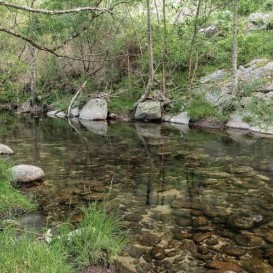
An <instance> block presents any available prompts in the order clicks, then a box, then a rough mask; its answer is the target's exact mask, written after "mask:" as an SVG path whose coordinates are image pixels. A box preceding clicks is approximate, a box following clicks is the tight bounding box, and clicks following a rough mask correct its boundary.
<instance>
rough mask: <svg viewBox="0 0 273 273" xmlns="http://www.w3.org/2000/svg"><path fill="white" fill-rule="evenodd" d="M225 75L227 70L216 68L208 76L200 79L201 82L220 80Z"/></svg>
mask: <svg viewBox="0 0 273 273" xmlns="http://www.w3.org/2000/svg"><path fill="white" fill-rule="evenodd" d="M226 76H227V72H225V70H216V71H215V72H213V73H211V74H210V75H208V76H205V77H202V78H201V79H200V82H201V83H207V82H214V81H218V80H222V79H224V78H225V77H226Z"/></svg>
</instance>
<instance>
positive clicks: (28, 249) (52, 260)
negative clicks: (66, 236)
mask: <svg viewBox="0 0 273 273" xmlns="http://www.w3.org/2000/svg"><path fill="white" fill-rule="evenodd" d="M0 242H1V252H0V272H1V273H12V272H14V273H15V272H20V273H37V272H39V273H49V272H50V273H74V272H75V271H74V270H73V269H72V267H71V265H69V264H68V263H67V259H68V254H67V252H66V251H65V250H64V249H63V248H62V246H61V245H60V244H59V243H56V244H52V245H48V244H47V243H45V242H41V241H37V240H36V238H35V237H34V236H32V235H30V234H27V233H23V234H21V235H20V236H19V234H17V233H16V232H15V230H14V229H12V228H11V227H8V228H7V229H5V230H4V231H1V232H0Z"/></svg>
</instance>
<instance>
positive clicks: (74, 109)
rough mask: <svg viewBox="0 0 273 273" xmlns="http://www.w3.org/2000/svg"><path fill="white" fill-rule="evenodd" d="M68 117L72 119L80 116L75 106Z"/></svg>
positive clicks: (78, 109)
mask: <svg viewBox="0 0 273 273" xmlns="http://www.w3.org/2000/svg"><path fill="white" fill-rule="evenodd" d="M70 116H72V117H79V116H80V108H79V107H78V106H77V107H75V108H73V109H72V110H71V112H70Z"/></svg>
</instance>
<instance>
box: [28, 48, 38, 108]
mask: <svg viewBox="0 0 273 273" xmlns="http://www.w3.org/2000/svg"><path fill="white" fill-rule="evenodd" d="M30 92H31V102H32V103H33V105H35V104H37V102H38V97H37V92H36V48H35V47H34V46H30Z"/></svg>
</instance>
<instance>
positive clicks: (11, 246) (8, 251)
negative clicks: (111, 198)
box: [0, 204, 126, 273]
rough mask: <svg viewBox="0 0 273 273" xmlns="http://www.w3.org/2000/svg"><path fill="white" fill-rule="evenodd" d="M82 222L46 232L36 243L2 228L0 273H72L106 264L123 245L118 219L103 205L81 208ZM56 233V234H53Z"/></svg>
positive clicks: (30, 236) (21, 233)
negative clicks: (41, 239)
mask: <svg viewBox="0 0 273 273" xmlns="http://www.w3.org/2000/svg"><path fill="white" fill-rule="evenodd" d="M82 210H83V213H84V219H83V220H82V221H81V222H80V223H79V226H78V229H76V230H75V227H73V226H72V225H71V224H68V223H67V224H64V225H63V226H62V227H61V228H56V229H55V233H56V234H52V233H51V230H48V231H47V232H46V233H45V234H44V235H43V236H41V237H44V238H45V239H46V240H47V242H46V241H39V240H37V238H36V237H37V234H35V235H33V234H30V233H29V232H27V231H25V230H21V231H19V232H18V230H15V229H14V228H12V227H11V226H7V227H6V226H5V227H4V231H1V233H0V242H1V252H0V272H1V273H2V272H3V273H11V272H20V273H37V272H39V273H48V272H50V273H75V272H78V270H79V269H83V268H84V267H87V266H89V265H102V264H104V265H108V264H109V263H111V262H113V261H114V260H115V259H116V258H117V257H118V256H119V255H120V253H121V251H122V250H123V248H124V246H125V244H126V236H125V234H124V233H123V232H121V226H120V219H119V218H118V217H117V215H115V214H113V213H109V212H108V211H107V209H106V206H105V204H104V205H102V206H101V207H98V206H97V205H96V204H93V205H91V206H90V207H89V208H83V209H82ZM56 230H57V231H56Z"/></svg>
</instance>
